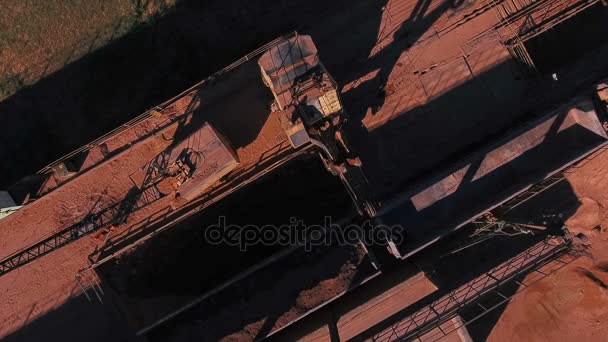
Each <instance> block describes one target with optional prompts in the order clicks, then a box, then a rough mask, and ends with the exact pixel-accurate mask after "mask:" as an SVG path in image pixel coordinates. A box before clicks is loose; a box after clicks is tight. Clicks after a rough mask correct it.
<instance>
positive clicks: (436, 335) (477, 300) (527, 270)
mask: <svg viewBox="0 0 608 342" xmlns="http://www.w3.org/2000/svg"><path fill="white" fill-rule="evenodd" d="M569 247H570V243H569V242H568V241H567V240H564V239H555V238H548V239H545V240H543V241H542V242H539V243H537V244H536V245H534V246H532V247H530V248H529V249H527V250H526V251H524V252H523V253H521V254H519V255H517V256H516V257H514V258H512V259H510V260H508V261H507V262H505V263H502V264H501V265H499V266H498V267H496V268H494V269H492V270H490V271H489V272H486V273H484V274H482V275H481V276H479V277H477V278H475V279H473V280H472V281H470V282H468V283H466V284H464V285H462V286H460V287H459V288H457V289H456V290H454V291H451V292H449V293H447V294H445V295H443V296H442V297H440V298H439V299H437V300H435V301H434V302H432V303H431V304H430V305H427V306H425V307H423V308H422V309H420V310H418V311H416V312H415V313H413V314H411V315H409V316H407V317H405V318H404V319H402V320H400V321H398V322H397V323H395V324H392V325H390V326H388V327H386V328H384V329H383V330H382V331H380V332H379V333H377V334H375V335H373V336H371V337H369V338H368V339H367V340H369V341H374V342H375V341H378V342H380V341H381V342H388V341H414V340H416V341H436V340H438V339H440V338H442V337H444V336H446V335H448V334H450V333H452V332H453V331H455V330H456V329H458V328H460V327H461V326H464V325H467V324H469V323H471V322H473V321H475V320H477V319H479V318H481V317H483V316H484V315H485V314H487V313H489V312H490V311H492V310H493V309H495V308H497V307H499V306H500V305H503V304H505V303H506V302H508V301H509V300H510V299H511V298H512V297H513V296H515V295H516V294H518V293H520V292H521V291H523V290H525V289H526V288H528V287H529V286H530V285H531V284H532V283H533V282H532V283H528V284H526V283H523V282H521V281H519V277H521V276H524V275H527V274H538V275H540V277H539V278H538V277H537V278H536V279H535V281H538V280H540V279H542V278H544V277H546V276H547V275H549V274H551V273H553V272H554V271H556V270H557V269H559V268H561V267H563V266H564V265H566V264H568V263H569V262H571V261H572V260H573V259H574V258H575V257H573V256H571V255H569V254H567V253H565V252H566V251H568V250H569ZM550 262H553V263H556V264H558V265H559V267H557V268H552V269H550V270H546V269H545V270H541V266H544V265H547V264H548V263H550ZM513 284H515V285H518V286H519V289H518V291H516V292H515V294H513V295H511V296H508V295H505V294H504V293H502V292H501V290H502V289H503V288H505V287H507V286H509V285H513ZM489 297H493V298H492V299H493V300H489ZM482 300H483V301H484V302H490V303H491V304H485V305H484V304H482V303H481V302H482ZM473 307H474V308H475V309H477V310H479V311H480V313H479V314H477V315H476V316H475V317H473V318H472V319H469V320H468V321H464V320H463V321H462V322H461V323H459V324H457V323H454V322H448V321H450V320H451V319H452V318H454V317H456V315H457V314H458V312H459V311H461V310H463V309H469V310H470V309H472V308H473Z"/></svg>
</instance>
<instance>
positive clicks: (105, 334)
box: [2, 282, 130, 342]
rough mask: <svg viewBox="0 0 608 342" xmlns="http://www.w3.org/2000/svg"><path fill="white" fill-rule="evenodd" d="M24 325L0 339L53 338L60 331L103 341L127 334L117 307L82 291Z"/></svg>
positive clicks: (69, 336)
mask: <svg viewBox="0 0 608 342" xmlns="http://www.w3.org/2000/svg"><path fill="white" fill-rule="evenodd" d="M74 286H76V283H75V282H74ZM106 299H107V296H106ZM32 310H34V308H32ZM23 325H24V328H22V329H19V330H18V331H16V332H14V333H12V334H10V335H8V336H5V337H4V338H3V339H2V341H3V342H23V341H44V340H56V339H57V338H58V336H59V335H60V336H61V337H60V338H61V340H62V341H66V342H68V341H74V342H76V341H99V342H106V341H126V340H127V338H128V337H130V333H129V330H130V328H129V327H128V324H127V321H126V317H125V316H124V315H123V313H122V312H120V311H119V309H117V308H116V307H113V306H111V305H108V304H103V303H100V302H99V301H97V299H92V301H88V300H87V299H86V297H85V296H84V295H78V296H74V297H72V298H70V299H69V300H68V301H67V302H66V303H65V304H63V305H61V306H59V307H58V308H56V309H54V310H51V311H49V312H47V313H46V314H44V315H42V316H40V317H38V318H36V319H34V320H32V321H28V322H23Z"/></svg>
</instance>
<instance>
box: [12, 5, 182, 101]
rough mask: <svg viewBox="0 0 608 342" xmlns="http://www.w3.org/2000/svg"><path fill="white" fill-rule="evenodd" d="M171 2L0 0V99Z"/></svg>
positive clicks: (143, 21)
mask: <svg viewBox="0 0 608 342" xmlns="http://www.w3.org/2000/svg"><path fill="white" fill-rule="evenodd" d="M174 3H175V0H147V1H146V0H103V1H100V0H44V1H40V0H0V9H1V10H0V100H2V99H5V98H7V97H8V96H10V95H12V94H14V93H15V92H17V91H18V90H19V89H21V88H22V87H24V86H27V85H31V84H34V83H35V82H37V81H38V80H40V79H42V78H43V77H45V76H47V75H49V74H51V73H53V72H55V71H57V70H60V69H61V68H63V67H64V66H65V65H67V64H69V63H71V62H73V61H75V60H77V59H79V58H80V57H82V56H84V55H86V54H87V53H89V52H91V51H94V50H96V49H98V48H100V47H102V46H104V45H106V44H108V43H109V42H111V41H113V40H114V39H116V38H118V37H120V36H122V35H124V34H126V33H128V32H130V31H132V30H135V29H137V28H138V27H140V26H141V25H145V24H147V23H149V22H151V21H153V20H154V19H155V18H156V17H158V16H161V15H163V13H165V12H166V11H168V10H170V9H171V8H172V7H173V6H174Z"/></svg>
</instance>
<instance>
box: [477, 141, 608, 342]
mask: <svg viewBox="0 0 608 342" xmlns="http://www.w3.org/2000/svg"><path fill="white" fill-rule="evenodd" d="M606 165H608V151H606V150H605V151H603V152H602V153H599V154H598V155H597V157H596V158H595V159H593V160H591V161H590V162H589V163H587V164H585V165H584V166H582V167H581V168H580V169H578V170H577V171H576V172H575V173H573V174H571V175H569V176H568V181H569V182H570V184H571V186H572V188H573V190H574V192H575V193H576V195H577V197H578V199H579V202H580V203H581V205H580V207H579V208H578V209H577V210H576V213H575V214H574V215H573V216H572V217H570V218H569V219H568V221H567V222H566V225H567V227H568V229H569V230H570V231H572V232H573V233H575V234H576V233H584V234H585V235H586V236H587V237H588V240H589V241H588V242H589V243H590V245H589V246H587V248H586V251H587V253H588V255H587V256H582V257H580V258H579V259H577V260H576V261H574V262H573V263H571V264H569V265H568V266H566V267H564V268H562V269H560V270H559V271H557V272H556V273H554V274H552V275H550V276H548V277H547V278H545V279H542V280H540V281H539V282H538V283H536V284H534V285H533V286H532V287H530V288H529V289H527V290H525V291H523V292H522V293H521V294H520V295H517V296H516V297H515V298H514V299H513V300H512V301H511V302H510V303H509V304H508V306H507V307H506V309H505V311H504V313H503V314H502V316H501V317H500V319H499V321H498V323H497V324H496V326H495V327H494V328H493V329H492V332H491V334H490V336H489V338H488V340H490V341H513V340H516V341H521V340H526V341H601V340H604V339H605V337H606V336H608V285H607V284H608V267H607V265H608V211H607V210H606V208H608V195H607V194H608V183H607V182H606V179H608V168H606Z"/></svg>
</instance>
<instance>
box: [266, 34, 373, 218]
mask: <svg viewBox="0 0 608 342" xmlns="http://www.w3.org/2000/svg"><path fill="white" fill-rule="evenodd" d="M258 64H259V66H260V70H261V73H262V80H263V81H264V84H266V86H267V87H268V88H270V90H271V92H272V94H273V96H274V102H273V103H272V105H271V109H272V110H273V111H275V112H276V111H278V112H280V115H279V118H280V120H281V125H282V127H283V129H284V131H285V133H286V135H287V137H288V138H289V141H290V143H291V144H292V146H293V147H294V148H298V147H300V146H303V145H305V144H313V145H315V146H317V147H319V149H320V151H321V152H320V153H319V156H320V157H321V160H322V161H323V164H324V165H325V167H326V168H327V170H328V171H329V172H331V173H332V174H333V175H335V176H338V177H339V178H340V180H341V181H342V183H343V184H344V186H345V187H346V189H347V191H348V193H349V195H350V196H351V198H352V199H353V202H354V203H355V205H356V207H357V210H358V212H359V214H361V215H366V216H369V217H374V216H375V215H376V205H375V204H374V201H373V200H372V199H371V191H370V189H369V185H368V181H367V179H366V177H365V174H364V173H363V170H362V168H361V166H362V163H361V160H360V159H359V157H358V156H357V155H356V153H355V152H354V151H353V149H352V148H351V147H350V146H349V144H348V142H347V139H346V137H345V134H344V132H343V129H342V127H343V125H344V124H345V123H346V122H347V120H348V114H347V113H346V111H345V109H344V106H343V105H342V102H341V101H340V96H339V91H338V87H337V84H336V81H335V80H334V79H333V78H332V77H331V75H330V74H329V73H328V72H327V69H326V68H325V66H324V65H323V63H321V61H320V59H319V54H318V51H317V48H316V46H315V44H314V43H313V41H312V38H311V37H310V36H308V35H299V34H297V33H296V34H295V35H293V36H292V37H290V38H286V39H284V40H282V41H280V42H278V43H277V44H276V45H274V46H273V47H271V48H270V49H269V50H268V51H266V52H265V53H264V54H263V55H262V56H261V57H260V58H259V60H258Z"/></svg>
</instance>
